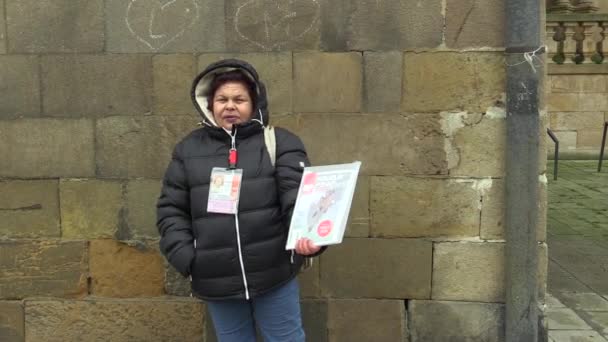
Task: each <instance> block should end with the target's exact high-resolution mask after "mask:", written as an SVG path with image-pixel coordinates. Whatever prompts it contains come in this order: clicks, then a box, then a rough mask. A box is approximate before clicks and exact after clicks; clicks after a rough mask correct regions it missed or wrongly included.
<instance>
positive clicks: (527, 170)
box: [505, 0, 544, 342]
mask: <svg viewBox="0 0 608 342" xmlns="http://www.w3.org/2000/svg"><path fill="white" fill-rule="evenodd" d="M542 3H543V1H542V0H541V1H535V0H508V1H505V5H506V36H505V37H506V41H505V43H506V46H505V47H506V51H505V57H506V65H507V67H506V68H507V69H506V74H507V122H506V123H507V145H506V146H507V148H506V180H505V181H506V226H505V235H506V248H505V259H506V265H505V266H506V268H505V280H506V317H505V318H506V322H505V329H506V332H505V337H506V341H507V342H537V341H538V331H539V330H538V324H539V322H538V308H537V305H538V304H537V289H538V286H537V283H538V275H537V269H538V268H537V265H538V243H537V241H536V240H537V239H536V232H537V228H538V227H537V225H538V201H539V194H538V187H539V179H538V178H539V167H538V163H539V139H540V137H539V132H540V128H539V125H540V115H539V108H538V107H539V80H542V75H543V69H542V66H541V65H540V63H539V60H535V61H534V62H535V63H534V67H532V66H531V65H530V63H528V62H526V60H525V59H524V53H526V52H531V51H535V50H537V49H538V47H539V46H540V45H541V44H542V43H541V39H540V32H541V28H540V24H541V17H540V15H541V13H540V10H541V5H542ZM543 10H544V6H543ZM543 50H544V49H543ZM543 52H544V51H539V52H537V53H536V55H539V54H540V55H542V53H543ZM522 62H523V63H522Z"/></svg>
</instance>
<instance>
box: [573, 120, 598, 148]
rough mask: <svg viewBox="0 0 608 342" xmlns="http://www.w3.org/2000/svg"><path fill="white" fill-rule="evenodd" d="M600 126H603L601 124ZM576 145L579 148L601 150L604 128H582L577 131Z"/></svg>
mask: <svg viewBox="0 0 608 342" xmlns="http://www.w3.org/2000/svg"><path fill="white" fill-rule="evenodd" d="M598 127H602V126H601V125H600V126H598ZM576 133H577V134H576V147H577V148H580V147H582V148H595V149H597V150H599V149H600V148H601V147H602V135H603V133H604V132H603V130H601V129H597V130H591V129H582V130H579V131H578V132H576Z"/></svg>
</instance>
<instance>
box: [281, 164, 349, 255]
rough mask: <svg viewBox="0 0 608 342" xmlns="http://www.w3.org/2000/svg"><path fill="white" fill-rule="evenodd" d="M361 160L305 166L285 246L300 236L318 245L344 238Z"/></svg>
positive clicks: (288, 245)
mask: <svg viewBox="0 0 608 342" xmlns="http://www.w3.org/2000/svg"><path fill="white" fill-rule="evenodd" d="M360 167H361V162H358V161H357V162H354V163H351V164H339V165H326V166H313V167H307V168H304V174H303V175H302V182H301V183H300V188H299V189H298V198H297V199H296V205H295V208H294V211H293V216H292V218H291V224H290V225H289V235H288V237H287V244H286V246H285V249H288V250H289V249H294V248H295V246H296V242H297V241H298V240H299V239H300V238H308V239H310V240H312V241H313V242H314V243H315V244H316V245H317V246H325V245H333V244H338V243H341V242H342V238H343V237H344V229H345V228H346V223H347V220H348V214H349V212H350V206H351V204H352V201H353V195H354V193H355V185H356V184H357V176H358V175H359V168H360Z"/></svg>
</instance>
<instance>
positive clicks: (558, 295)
mask: <svg viewBox="0 0 608 342" xmlns="http://www.w3.org/2000/svg"><path fill="white" fill-rule="evenodd" d="M548 170H549V173H548V175H547V178H549V187H548V190H549V212H548V221H547V223H548V224H547V242H548V245H549V279H548V292H549V295H548V298H547V316H548V322H549V338H550V341H554V342H565V341H570V342H586V341H602V342H608V163H606V162H604V166H603V170H602V173H597V161H560V164H559V170H558V176H559V177H558V180H557V181H554V180H553V173H552V170H553V164H552V162H551V163H549V165H548Z"/></svg>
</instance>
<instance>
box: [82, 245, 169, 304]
mask: <svg viewBox="0 0 608 342" xmlns="http://www.w3.org/2000/svg"><path fill="white" fill-rule="evenodd" d="M90 249H91V251H90V258H91V260H90V266H89V268H90V273H91V294H92V295H95V296H100V297H120V298H129V297H146V296H148V297H153V296H161V295H163V294H164V280H165V269H164V267H163V259H162V257H161V256H160V254H159V253H158V251H156V250H154V249H153V248H150V247H146V246H141V245H140V246H134V247H132V246H129V245H127V244H124V243H120V242H118V241H115V240H93V241H91V247H90ZM125 260H128V261H129V262H124V261H125Z"/></svg>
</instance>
